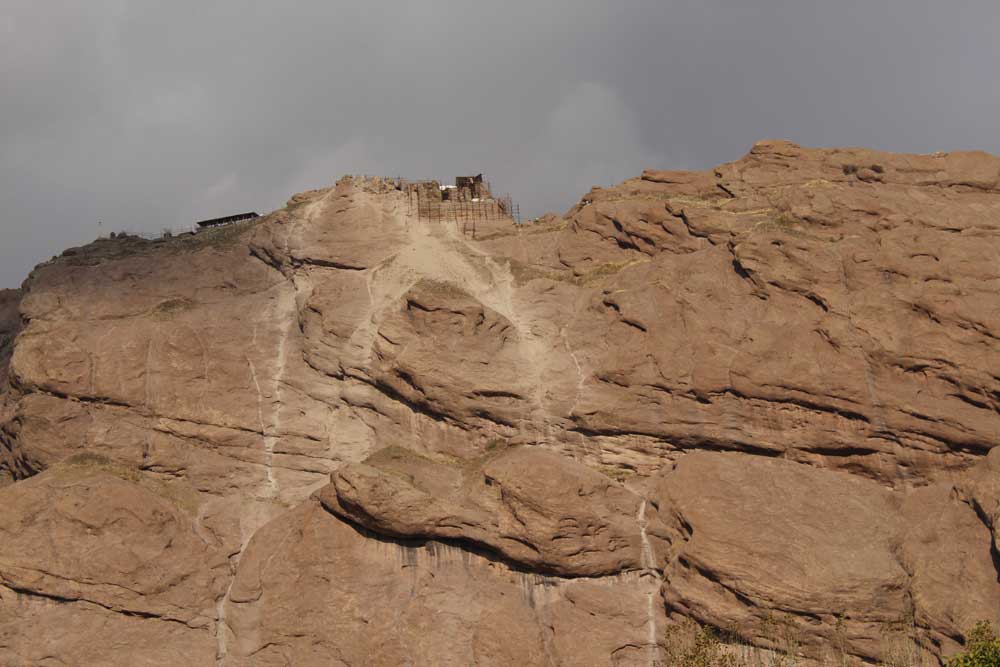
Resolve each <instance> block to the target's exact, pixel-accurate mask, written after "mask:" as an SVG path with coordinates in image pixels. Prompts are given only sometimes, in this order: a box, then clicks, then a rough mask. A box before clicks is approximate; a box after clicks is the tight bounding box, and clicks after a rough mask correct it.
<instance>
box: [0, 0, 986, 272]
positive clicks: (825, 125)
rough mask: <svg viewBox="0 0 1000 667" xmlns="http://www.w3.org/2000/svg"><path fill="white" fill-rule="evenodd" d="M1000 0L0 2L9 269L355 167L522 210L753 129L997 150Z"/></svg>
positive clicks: (723, 144)
mask: <svg viewBox="0 0 1000 667" xmlns="http://www.w3.org/2000/svg"><path fill="white" fill-rule="evenodd" d="M998 35H1000V2H997V0H983V1H981V2H979V1H972V0H953V1H952V2H941V1H939V0H938V1H934V2H931V1H929V0H926V1H925V0H865V1H860V0H858V1H855V0H836V1H826V0H691V1H690V2H681V1H671V0H658V1H654V0H600V1H598V0H572V1H569V0H556V1H546V2H543V1H539V0H532V1H526V0H491V1H490V2H482V1H480V0H467V1H466V2H452V1H450V0H428V1H426V2H401V1H392V0H382V1H381V2H365V1H364V0H362V1H360V2H359V1H357V0H353V1H352V2H350V3H345V2H340V1H337V0H308V1H305V0H303V1H297V0H291V1H289V0H286V1H284V2H280V3H278V2H269V3H265V2H249V1H247V0H243V1H240V2H237V1H235V0H221V1H212V0H199V1H198V2H188V1H186V0H172V1H170V2H143V1H140V0H87V1H86V2H84V1H83V0H44V1H40V0H0V287H15V286H17V285H18V284H19V283H20V282H21V280H22V279H23V278H24V277H25V276H26V275H27V273H28V271H29V270H30V268H31V267H32V266H33V265H34V264H35V263H37V262H39V261H43V260H45V259H47V258H48V257H50V256H52V255H53V254H57V253H58V252H60V251H61V250H62V249H63V248H65V247H67V246H70V245H75V244H80V243H83V242H86V241H89V240H92V239H93V238H94V237H96V236H97V235H98V233H99V230H98V226H97V221H98V220H103V221H104V227H103V230H104V231H105V232H106V231H109V230H116V229H130V230H134V231H156V230H159V229H162V228H164V227H178V226H183V225H188V224H190V223H191V222H192V221H194V220H197V219H201V218H206V217H212V216H216V215H224V214H228V213H234V212H238V211H244V210H250V209H256V210H257V211H260V212H265V211H269V210H272V209H274V208H277V207H279V206H281V205H282V204H283V203H284V201H285V200H286V199H287V198H288V196H289V195H290V194H292V193H293V192H296V191H298V190H302V189H306V188H309V187H319V186H323V185H328V184H330V183H332V182H333V181H335V180H336V179H337V178H338V177H339V176H340V175H342V174H345V173H370V174H375V173H380V174H387V175H403V176H409V177H451V176H454V175H456V174H463V173H474V172H479V171H482V172H485V173H486V175H487V177H488V178H490V180H492V182H493V184H494V189H496V190H501V191H509V192H511V193H512V194H513V195H514V196H515V198H517V199H519V200H520V201H521V202H522V209H523V211H524V212H526V213H529V214H538V213H541V212H544V211H546V210H556V211H564V210H565V209H567V208H568V207H570V206H571V205H572V204H573V203H575V201H576V200H577V199H579V197H580V196H582V195H583V194H584V193H585V192H586V191H587V190H588V189H589V188H590V187H591V186H592V185H607V184H611V183H614V182H617V181H620V180H622V179H624V178H627V177H629V176H632V175H636V174H638V173H639V172H640V171H641V170H642V169H643V168H647V167H660V168H664V167H666V168H705V167H708V166H711V165H714V164H717V163H719V162H724V161H728V160H732V159H736V158H738V157H739V156H741V155H742V154H744V153H745V152H746V151H747V149H748V148H749V147H750V146H751V145H752V143H753V142H754V141H755V140H757V139H761V138H765V137H768V138H788V139H791V140H793V141H797V142H799V143H802V144H806V145H817V146H828V145H866V146H872V147H876V148H882V149H888V150H895V151H913V152H929V151H936V150H953V149H973V148H975V149H983V150H987V151H990V152H993V153H998V152H1000V82H998V70H1000V37H998Z"/></svg>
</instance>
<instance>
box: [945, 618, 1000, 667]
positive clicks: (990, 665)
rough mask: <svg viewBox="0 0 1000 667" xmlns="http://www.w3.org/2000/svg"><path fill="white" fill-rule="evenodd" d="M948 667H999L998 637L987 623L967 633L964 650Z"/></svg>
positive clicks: (999, 642) (980, 624) (978, 624)
mask: <svg viewBox="0 0 1000 667" xmlns="http://www.w3.org/2000/svg"><path fill="white" fill-rule="evenodd" d="M948 667H1000V637H997V634H996V631H995V630H994V629H993V626H992V625H991V624H990V623H989V622H987V621H980V622H979V623H977V624H976V627H974V628H973V629H972V631H971V632H969V641H968V642H967V644H966V650H965V651H964V652H962V653H960V654H958V655H956V656H955V657H953V658H952V659H951V660H949V661H948Z"/></svg>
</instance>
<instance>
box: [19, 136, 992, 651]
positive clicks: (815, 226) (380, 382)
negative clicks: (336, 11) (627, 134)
mask: <svg viewBox="0 0 1000 667" xmlns="http://www.w3.org/2000/svg"><path fill="white" fill-rule="evenodd" d="M0 385H2V389H0V392H2V393H0V508H2V509H0V665H57V664H60V665H61V664H65V665H97V664H100V665H176V664H192V665H202V664H218V665H234V666H235V665H241V666H243V665H245V666H250V665H354V666H357V665H574V666H576V665H662V664H666V663H665V662H664V661H665V660H666V657H665V656H666V655H668V653H669V651H668V648H669V647H668V643H669V641H670V637H671V632H670V629H671V628H672V627H676V626H677V624H679V623H681V622H684V621H686V620H689V621H693V622H696V623H698V624H701V625H705V626H711V627H714V628H718V629H720V630H724V631H725V632H726V633H727V634H726V637H727V638H729V639H727V641H733V642H738V643H739V644H741V645H742V646H743V649H745V650H750V651H757V652H758V653H759V654H760V655H767V654H768V652H769V651H772V650H779V649H782V648H783V646H782V645H781V644H782V643H781V641H779V640H778V639H777V637H778V634H780V635H781V636H782V637H788V636H789V635H794V638H795V639H794V644H793V648H792V650H791V651H790V652H791V653H792V654H794V656H795V659H796V661H798V663H799V664H803V665H816V664H824V663H825V664H838V665H843V664H859V665H860V664H864V665H871V664H885V663H886V662H887V660H888V659H889V653H890V652H891V651H894V650H895V649H894V648H893V647H894V646H898V645H899V643H900V642H902V643H903V644H905V645H906V646H907V647H908V649H907V650H908V651H910V654H911V655H913V656H915V657H914V660H917V661H920V662H914V663H913V664H926V665H938V664H941V663H943V661H944V660H946V658H947V656H949V655H951V654H953V653H955V652H956V651H958V650H959V649H960V648H961V646H962V644H963V642H964V641H965V640H966V636H967V632H968V630H969V628H971V627H972V626H973V625H974V624H975V623H976V622H977V621H980V620H987V621H991V622H993V623H995V624H996V623H998V622H1000V548H998V537H997V536H998V534H1000V449H998V448H996V447H995V445H996V444H997V442H998V438H1000V159H998V158H995V157H992V156H989V155H986V154H983V153H948V154H932V155H900V154H890V153H882V152H876V151H870V150H864V149H807V148H802V147H800V146H797V145H794V144H791V143H788V142H780V141H772V142H760V143H758V144H756V145H755V146H754V147H753V149H752V150H751V151H750V153H749V154H748V155H746V156H745V157H744V158H742V159H740V160H737V161H736V162H732V163H729V164H725V165H722V166H720V167H718V168H716V169H714V170H709V171H705V172H666V171H647V172H644V173H643V174H642V176H641V177H639V178H635V179H631V180H628V181H625V182H624V183H621V184H620V185H617V186H615V187H610V188H595V189H593V190H591V191H590V192H589V193H588V194H587V195H586V196H585V198H584V199H583V200H582V201H581V202H580V203H579V204H578V205H577V206H575V207H574V208H573V209H571V210H570V211H569V212H568V213H567V214H566V215H565V216H547V217H545V218H544V219H541V220H539V221H537V222H535V223H534V224H527V225H520V226H518V225H514V224H512V222H511V221H510V220H503V219H498V220H491V221H489V222H486V223H483V224H482V225H481V226H480V227H479V229H478V230H477V235H476V238H475V239H472V238H470V237H468V236H466V235H465V234H464V233H463V230H462V228H461V227H457V226H456V225H455V224H454V223H450V222H446V221H445V222H428V221H426V220H423V219H420V218H418V216H417V215H416V212H415V211H413V210H412V207H411V206H410V205H409V201H408V197H407V194H406V193H405V192H404V191H402V190H401V189H399V188H398V187H397V186H396V184H394V183H391V182H385V181H382V180H379V179H359V178H344V179H342V180H341V181H340V182H338V183H337V184H336V186H334V187H331V188H329V189H324V190H317V191H311V192H306V193H301V194H299V195H296V196H294V197H293V198H292V199H291V200H290V201H289V203H288V206H287V207H286V208H284V209H281V210H279V211H276V212H274V213H272V214H270V215H267V216H264V217H263V218H260V219H259V220H255V221H250V222H244V223H239V224H237V225H233V226H230V227H225V228H221V229H217V230H211V231H206V232H202V233H199V234H197V235H194V236H189V237H185V238H175V239H167V240H163V241H160V242H149V241H143V240H140V239H135V238H116V239H103V240H100V241H97V242H95V243H94V244H91V245H89V246H85V247H82V248H74V249H71V250H70V251H67V252H66V253H64V255H62V256H60V257H58V258H55V259H53V260H52V261H50V262H47V263H44V264H42V265H40V266H39V267H37V268H36V269H35V270H34V272H33V273H32V274H31V275H30V276H29V278H28V279H27V280H26V281H25V283H24V285H23V286H22V289H21V290H8V291H0ZM776 627H780V628H781V633H775V631H774V629H775V628H776ZM890 639H891V641H889V640H890ZM784 649H786V650H787V646H784ZM833 661H838V662H833Z"/></svg>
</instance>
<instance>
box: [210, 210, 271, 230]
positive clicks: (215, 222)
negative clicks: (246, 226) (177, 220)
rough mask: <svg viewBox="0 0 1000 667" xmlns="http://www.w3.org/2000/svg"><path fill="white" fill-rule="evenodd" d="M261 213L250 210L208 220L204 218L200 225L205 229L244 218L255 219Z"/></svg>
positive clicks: (240, 220)
mask: <svg viewBox="0 0 1000 667" xmlns="http://www.w3.org/2000/svg"><path fill="white" fill-rule="evenodd" d="M259 217H260V215H258V213H257V212H256V211H250V212H249V213H237V214H235V215H227V216H225V217H222V218H209V219H208V220H202V221H201V222H198V223H197V225H198V227H200V228H202V229H204V228H206V227H218V226H219V225H228V224H231V223H234V222H242V221H243V220H253V219H254V218H259Z"/></svg>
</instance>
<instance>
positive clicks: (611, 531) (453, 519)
mask: <svg viewBox="0 0 1000 667" xmlns="http://www.w3.org/2000/svg"><path fill="white" fill-rule="evenodd" d="M317 496H318V498H319V501H320V502H321V503H322V504H323V506H324V507H326V508H327V509H328V510H330V511H331V512H333V513H334V514H337V515H338V516H340V517H342V518H344V519H347V520H348V521H351V522H354V523H356V524H359V525H362V526H364V527H366V528H368V529H370V530H372V531H374V532H376V533H379V534H381V535H386V536H391V537H402V538H423V539H428V538H437V539H446V540H457V541H459V542H462V543H465V542H468V543H471V544H474V545H477V546H479V547H481V548H485V549H487V550H490V551H493V552H496V553H497V554H498V555H500V556H502V557H503V558H505V559H507V560H509V561H510V562H512V563H514V564H516V565H519V566H521V567H523V568H525V569H528V570H530V571H538V572H541V573H553V574H559V575H563V576H574V577H579V576H589V577H595V576H602V575H612V574H620V573H624V572H628V571H640V570H642V569H643V568H644V567H654V566H655V563H653V562H649V563H646V562H644V550H647V551H648V550H649V549H650V543H649V540H648V537H647V538H646V541H645V543H644V539H643V535H644V531H645V533H646V534H648V533H650V532H655V533H658V534H660V535H666V534H667V533H666V529H665V527H659V530H656V531H653V530H652V529H649V523H652V522H653V519H652V517H651V516H648V515H652V514H654V511H653V510H652V509H650V511H649V512H648V515H647V516H644V517H642V518H641V519H640V515H641V514H644V510H643V507H642V506H643V502H644V501H643V500H641V499H640V497H639V496H638V495H636V494H635V493H633V492H631V491H629V490H627V489H626V488H624V487H623V486H621V485H620V484H617V483H615V482H614V481H613V480H611V479H609V478H608V477H606V476H604V475H602V474H600V473H598V472H595V471H593V470H591V469H590V468H587V467H586V466H583V465H581V464H579V463H576V462H575V461H573V460H572V459H567V458H564V457H561V456H558V455H555V454H550V453H548V452H544V451H539V450H537V449H534V448H523V447H521V448H516V449H513V450H510V451H507V452H503V453H501V454H498V455H496V456H491V457H488V458H487V460H485V461H482V462H473V463H472V464H471V465H470V464H466V465H455V464H454V463H451V462H444V463H437V462H433V461H430V460H426V459H423V460H422V459H420V458H417V457H415V456H413V455H412V454H410V453H408V452H407V450H400V451H394V450H392V449H391V448H390V449H384V450H381V451H380V452H379V453H378V454H376V455H375V456H373V457H372V458H370V459H369V460H368V464H367V465H366V464H350V465H347V466H344V467H343V468H341V469H340V470H338V471H337V472H335V473H334V474H333V480H332V483H331V484H330V485H329V486H326V487H324V488H323V489H320V491H319V492H318V494H317ZM640 521H644V522H645V524H644V525H640ZM658 569H662V566H661V567H660V568H658Z"/></svg>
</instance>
